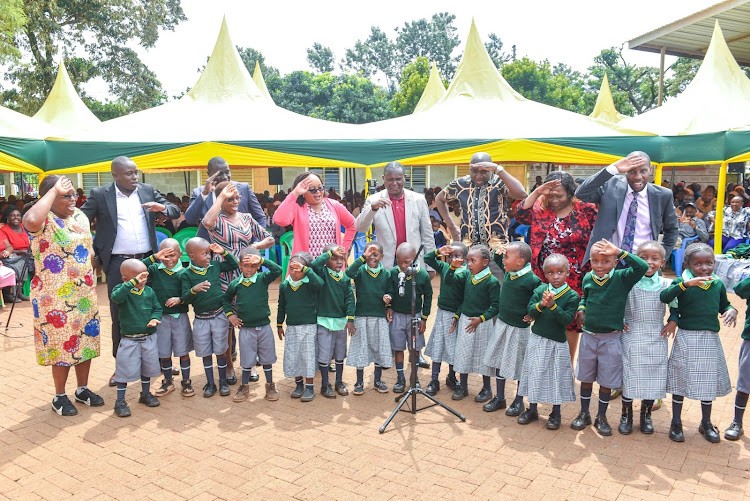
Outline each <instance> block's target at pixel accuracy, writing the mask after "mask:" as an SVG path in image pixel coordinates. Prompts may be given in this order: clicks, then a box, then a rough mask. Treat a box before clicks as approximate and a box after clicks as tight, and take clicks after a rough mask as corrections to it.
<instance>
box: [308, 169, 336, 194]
mask: <svg viewBox="0 0 750 501" xmlns="http://www.w3.org/2000/svg"><path fill="white" fill-rule="evenodd" d="M308 170H309V171H310V172H312V173H313V174H315V175H316V176H318V177H319V178H320V181H321V182H322V183H323V186H325V187H326V191H328V189H329V188H333V189H334V190H336V193H338V194H339V195H341V184H340V183H341V181H340V180H341V171H340V169H339V168H338V167H312V168H310V169H308Z"/></svg>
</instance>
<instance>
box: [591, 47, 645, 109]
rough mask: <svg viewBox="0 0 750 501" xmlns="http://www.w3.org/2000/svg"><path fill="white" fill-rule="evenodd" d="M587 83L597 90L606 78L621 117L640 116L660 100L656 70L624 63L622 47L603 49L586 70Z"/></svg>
mask: <svg viewBox="0 0 750 501" xmlns="http://www.w3.org/2000/svg"><path fill="white" fill-rule="evenodd" d="M589 72H590V74H591V77H590V78H589V80H588V84H589V86H590V87H591V88H593V89H596V90H597V91H598V90H599V86H600V85H601V83H602V79H603V78H604V74H605V73H606V74H607V76H608V78H609V84H610V87H611V89H612V98H613V99H614V102H615V107H617V110H618V111H619V112H620V113H622V114H623V115H634V114H636V113H638V114H640V113H643V112H644V111H648V110H650V109H651V108H654V107H656V105H657V101H658V97H659V70H658V68H654V67H651V66H637V65H635V64H630V63H628V62H627V61H625V58H624V57H623V55H622V48H621V47H620V48H618V47H611V48H609V49H604V50H602V51H601V53H600V54H599V55H598V56H596V57H595V58H594V65H593V66H591V67H589Z"/></svg>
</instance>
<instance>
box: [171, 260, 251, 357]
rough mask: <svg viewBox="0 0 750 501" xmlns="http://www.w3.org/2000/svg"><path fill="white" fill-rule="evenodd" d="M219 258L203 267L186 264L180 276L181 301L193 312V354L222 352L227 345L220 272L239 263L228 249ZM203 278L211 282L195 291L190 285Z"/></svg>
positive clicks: (233, 267) (201, 354)
mask: <svg viewBox="0 0 750 501" xmlns="http://www.w3.org/2000/svg"><path fill="white" fill-rule="evenodd" d="M223 257H224V261H221V262H219V263H215V262H213V261H212V262H211V264H209V265H208V267H206V268H199V267H197V266H195V265H193V263H190V265H189V266H188V267H187V269H186V270H185V271H184V272H183V273H182V275H181V277H180V283H181V285H182V302H183V303H185V304H192V305H193V312H195V320H194V321H193V346H194V347H195V356H197V357H208V356H210V355H214V354H215V355H223V354H224V353H226V351H227V348H228V347H229V343H228V331H229V322H228V321H227V317H226V315H224V310H223V309H222V306H221V302H222V298H223V297H224V292H223V291H222V290H221V274H222V273H225V272H228V271H232V270H236V269H237V268H238V267H239V265H238V263H237V258H235V257H234V256H233V255H232V254H230V253H229V252H227V251H224V254H223ZM205 280H208V281H209V282H210V283H211V286H210V287H209V288H208V290H206V291H203V292H195V291H194V290H193V287H194V286H196V285H198V284H199V283H201V282H203V281H205Z"/></svg>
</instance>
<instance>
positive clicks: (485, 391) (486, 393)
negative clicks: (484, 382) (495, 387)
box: [474, 388, 492, 403]
mask: <svg viewBox="0 0 750 501" xmlns="http://www.w3.org/2000/svg"><path fill="white" fill-rule="evenodd" d="M491 398H492V390H491V389H489V388H482V391H480V392H479V394H478V395H477V396H476V397H474V401H475V402H479V403H482V402H487V401H488V400H489V399H491Z"/></svg>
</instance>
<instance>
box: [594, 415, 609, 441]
mask: <svg viewBox="0 0 750 501" xmlns="http://www.w3.org/2000/svg"><path fill="white" fill-rule="evenodd" d="M594 428H596V431H598V432H599V435H602V436H604V437H610V436H612V427H611V426H610V425H609V423H608V422H607V416H596V419H594Z"/></svg>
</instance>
